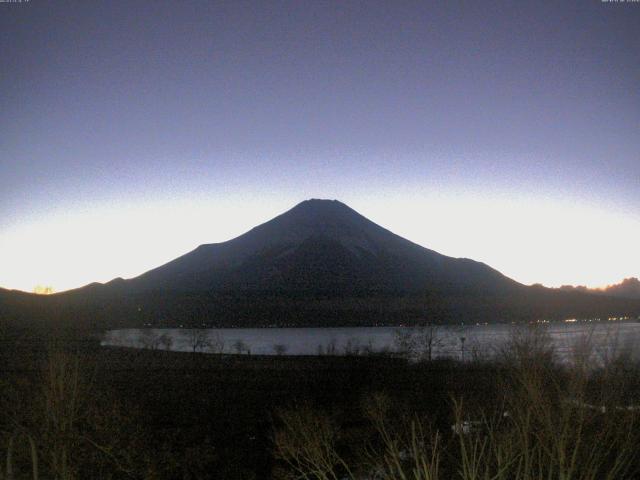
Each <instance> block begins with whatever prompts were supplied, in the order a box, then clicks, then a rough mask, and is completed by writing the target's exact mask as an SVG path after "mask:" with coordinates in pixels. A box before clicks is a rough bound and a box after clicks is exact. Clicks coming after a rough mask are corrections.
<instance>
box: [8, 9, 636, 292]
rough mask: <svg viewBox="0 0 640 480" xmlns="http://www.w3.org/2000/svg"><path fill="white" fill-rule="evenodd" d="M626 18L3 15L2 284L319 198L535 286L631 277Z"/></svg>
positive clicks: (173, 251) (219, 230)
mask: <svg viewBox="0 0 640 480" xmlns="http://www.w3.org/2000/svg"><path fill="white" fill-rule="evenodd" d="M638 5H639V4H632V3H630V2H626V3H625V2H598V1H594V2H512V3H511V4H510V6H509V8H504V5H501V4H500V2H466V3H465V4H464V5H462V4H459V3H457V2H388V1H383V0H370V1H368V2H335V1H329V2H302V3H298V2H294V3H292V4H289V3H286V2H285V3H274V2H249V3H244V2H202V1H194V0H184V1H182V2H180V5H179V7H178V8H177V7H176V4H175V3H173V2H159V3H158V4H154V8H152V9H150V8H149V6H148V5H146V4H145V2H67V1H58V2H35V1H32V2H4V3H2V2H0V10H1V12H0V40H1V42H2V45H6V46H7V48H5V49H3V51H2V54H0V68H1V70H0V71H2V73H3V75H0V105H2V114H1V115H0V285H1V286H3V287H7V288H18V289H23V290H26V291H31V290H33V289H34V287H35V286H36V285H38V284H41V285H51V286H52V287H53V288H54V289H55V290H57V291H61V290H66V289H69V288H75V287H80V286H82V285H85V284H87V283H91V282H94V281H99V282H105V281H109V280H111V279H112V278H114V277H118V276H122V277H125V278H130V277H133V276H136V275H139V274H141V273H143V272H144V271H146V270H149V269H151V268H154V267H157V266H159V265H161V264H163V263H165V262H167V261H170V260H172V259H173V258H175V257H177V256H179V255H181V254H183V253H186V252H188V251H190V250H192V249H193V248H195V247H196V246H198V245H199V244H202V243H211V242H219V241H224V240H229V239H231V238H233V237H235V236H237V235H240V234H242V233H243V232H244V231H246V230H248V229H250V228H252V227H254V226H255V225H257V224H259V223H262V222H265V221H268V220H269V219H270V218H272V217H273V216H275V215H277V214H279V213H282V212H283V211H285V210H287V209H289V208H291V207H292V206H293V205H295V204H297V203H298V202H300V201H301V200H304V199H307V198H312V197H319V198H335V199H339V200H341V201H343V202H344V203H346V204H347V205H349V206H351V207H352V208H354V209H356V210H357V211H359V212H361V213H362V214H363V215H365V216H366V217H368V218H370V219H371V220H373V221H374V222H376V223H378V224H380V225H382V226H383V227H385V228H388V229H390V230H392V231H394V232H395V233H397V234H398V235H401V236H403V237H405V238H407V239H409V240H411V241H413V242H416V243H418V244H420V245H423V246H425V247H427V248H430V249H433V250H436V251H438V252H440V253H442V254H445V255H450V256H455V257H460V256H464V257H469V258H472V259H474V260H478V261H482V262H484V263H487V264H488V265H490V266H492V267H493V268H495V269H497V270H499V271H501V272H502V273H504V274H505V275H507V276H509V277H511V278H513V279H515V280H517V281H520V282H522V283H525V284H532V283H543V284H545V285H548V286H560V285H563V284H581V285H587V286H592V287H594V286H603V285H607V284H614V283H617V282H619V281H621V280H622V279H623V278H627V277H629V276H638V275H640V265H639V264H638V262H639V260H638V259H639V257H640V255H638V254H637V245H639V244H640V241H639V240H640V229H639V227H638V212H640V189H639V188H638V185H639V183H640V182H639V180H640V161H639V157H638V152H640V135H639V134H638V126H639V125H640V89H638V88H637V83H638V82H637V79H638V78H639V76H640V63H639V62H638V58H640V42H638V41H637V25H639V24H640V8H638ZM567 19H571V21H567Z"/></svg>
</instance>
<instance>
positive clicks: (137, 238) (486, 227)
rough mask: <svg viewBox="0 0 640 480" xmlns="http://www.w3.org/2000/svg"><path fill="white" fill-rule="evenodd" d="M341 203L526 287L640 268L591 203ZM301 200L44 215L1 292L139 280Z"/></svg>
mask: <svg viewBox="0 0 640 480" xmlns="http://www.w3.org/2000/svg"><path fill="white" fill-rule="evenodd" d="M310 197H311V196H309V197H308V198H310ZM316 197H317V195H316ZM332 198H333V197H332ZM335 198H336V199H338V200H341V201H344V203H346V204H347V205H349V206H351V207H352V208H354V209H355V210H357V211H358V212H360V213H361V214H363V215H364V216H366V217H367V218H369V219H370V220H372V221H374V222H376V223H378V224H379V225H381V226H382V227H384V228H387V229H389V230H391V231H392V232H394V233H396V234H398V235H400V236H402V237H405V238H407V239H408V240H410V241H413V242H415V243H417V244H419V245H422V246H423V247H426V248H429V249H432V250H435V251H437V252H439V253H442V254H444V255H448V256H453V257H466V258H471V259H473V260H477V261H481V262H484V263H486V264H488V265H489V266H491V267H493V268H495V269H497V270H498V271H500V272H502V273H503V274H505V275H507V276H508V277H510V278H513V279H514V280H516V281H519V282H521V283H523V284H527V285H530V284H534V283H541V284H543V285H545V286H549V287H559V286H562V285H585V286H587V287H589V288H603V287H606V286H607V285H611V284H616V283H619V282H620V281H622V280H623V279H624V278H628V277H632V276H638V274H639V273H640V262H639V261H638V257H637V256H634V252H635V249H636V248H637V247H636V246H637V244H638V243H637V242H638V239H639V238H640V222H638V221H637V220H635V219H634V218H633V217H631V216H630V215H625V214H611V213H607V212H606V211H604V210H602V209H599V208H597V207H594V206H577V205H576V204H574V203H571V202H564V203H563V202H561V201H558V200H551V199H547V200H542V201H541V200H537V201H536V202H535V203H534V202H532V201H531V199H529V198H526V197H523V198H521V199H514V200H510V201H507V202H505V200H504V198H499V197H496V198H490V197H486V196H485V197H481V196H478V195H473V194H466V195H460V194H458V195H455V196H453V195H442V194H441V195H426V194H421V193H407V194H406V195H404V196H401V195H397V194H396V195H392V194H390V193H389V192H387V193H386V194H385V195H380V196H379V197H378V198H376V197H367V196H359V197H358V196H354V197H353V198H352V199H351V200H345V199H343V198H342V199H341V198H339V197H335ZM304 199H306V198H299V199H296V200H293V201H291V202H289V203H287V200H286V199H280V200H275V199H274V198H268V199H266V200H268V201H266V202H265V201H264V200H262V199H260V198H258V197H256V198H253V199H246V200H245V201H242V200H241V199H238V198H235V199H233V198H231V199H227V200H226V201H224V200H222V199H215V198H210V199H209V200H208V201H207V199H206V198H200V199H198V200H196V201H193V200H186V199H183V200H181V201H177V200H173V201H171V202H169V201H166V200H165V201H156V202H151V201H149V202H147V203H145V204H139V205H137V206H132V205H129V206H125V205H113V206H111V207H103V208H100V209H95V210H93V211H91V210H89V211H84V212H82V213H74V214H70V213H65V214H63V213H60V212H59V213H58V214H53V215H48V216H46V217H44V218H43V219H41V220H40V221H34V222H33V223H30V224H27V225H21V226H17V227H14V228H10V229H9V230H8V231H5V232H2V233H0V264H2V265H3V266H4V268H3V270H2V271H1V272H0V286H2V287H3V288H10V289H18V290H24V291H29V292H31V291H33V289H34V288H35V287H36V286H37V285H45V286H51V287H52V288H53V289H54V291H56V292H61V291H64V290H68V289H72V288H78V287H81V286H84V285H86V284H88V283H92V282H96V281H97V282H101V283H104V282H107V281H109V280H112V279H114V278H116V277H123V278H132V277H135V276H137V275H140V274H142V273H144V272H145V271H147V270H150V269H152V268H155V267H158V266H160V265H162V264H164V263H166V262H168V261H170V260H173V259H174V258H176V257H178V256H180V255H182V254H184V253H187V252H189V251H191V250H193V249H194V248H196V247H197V246H198V245H200V244H203V243H217V242H222V241H226V240H230V239H232V238H235V237H237V236H238V235H241V234H242V233H244V232H246V231H248V230H249V229H251V228H253V227H254V226H257V225H258V224H261V223H264V222H266V221H268V220H270V219H271V218H273V217H274V216H276V215H279V214H280V213H283V212H284V211H286V210H288V209H289V208H292V207H293V206H294V205H295V204H297V203H299V201H302V200H304ZM420 219H422V220H420ZM593 225H597V226H598V228H593Z"/></svg>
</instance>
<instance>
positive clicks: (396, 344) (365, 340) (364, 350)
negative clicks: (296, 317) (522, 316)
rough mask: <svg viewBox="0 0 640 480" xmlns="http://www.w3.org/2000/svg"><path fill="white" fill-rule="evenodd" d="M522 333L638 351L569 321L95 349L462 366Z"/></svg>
mask: <svg viewBox="0 0 640 480" xmlns="http://www.w3.org/2000/svg"><path fill="white" fill-rule="evenodd" d="M534 327H535V328H534ZM531 332H534V333H533V334H532V333H531ZM530 335H534V336H536V337H537V338H541V337H544V338H546V339H547V341H548V342H549V345H551V346H552V347H553V348H554V350H555V352H556V353H557V355H558V357H559V358H560V359H563V360H565V359H570V358H576V357H577V356H581V357H584V356H585V355H587V353H586V352H589V353H588V355H590V358H591V359H592V360H593V361H597V360H602V359H606V358H608V357H611V356H612V355H615V354H618V353H620V352H625V353H627V354H633V355H635V354H636V353H637V351H638V345H640V323H639V322H593V323H592V322H573V323H549V324H544V325H535V326H520V325H508V324H494V325H473V326H465V325H454V326H438V327H423V328H420V327H418V328H415V327H344V328H220V329H187V328H173V329H171V328H169V329H121V330H111V331H109V332H107V333H106V334H105V336H104V338H103V340H102V343H101V344H102V345H103V346H119V347H132V348H151V349H166V350H172V351H186V352H188V351H198V352H205V353H242V354H253V355H318V354H320V355H361V354H368V353H376V352H402V351H411V352H413V356H419V355H420V354H425V353H426V352H428V350H429V346H428V345H429V344H430V345H431V348H430V350H431V357H432V358H443V357H450V358H457V359H464V360H470V359H474V358H485V357H490V356H493V355H495V354H496V353H497V352H500V351H501V349H503V348H504V347H505V346H506V345H508V344H509V343H510V342H512V341H514V339H518V338H523V337H527V336H530ZM429 339H431V341H429ZM427 355H428V353H427Z"/></svg>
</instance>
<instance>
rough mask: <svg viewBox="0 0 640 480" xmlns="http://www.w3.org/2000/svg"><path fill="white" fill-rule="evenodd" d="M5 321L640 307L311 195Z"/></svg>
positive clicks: (556, 313) (8, 306) (297, 319)
mask: <svg viewBox="0 0 640 480" xmlns="http://www.w3.org/2000/svg"><path fill="white" fill-rule="evenodd" d="M472 233H473V232H470V235H471V234H472ZM527 254H532V253H531V252H529V253H527ZM3 295H4V297H6V298H9V300H8V301H7V300H4V301H3ZM2 315H4V316H5V317H7V318H14V319H19V321H24V320H25V319H31V318H40V319H42V318H45V317H46V318H51V317H55V318H56V319H57V320H56V322H62V323H65V322H68V323H70V324H76V323H78V322H81V323H82V325H83V326H87V325H89V327H90V328H98V329H99V328H113V327H116V326H122V327H126V326H140V325H145V324H146V325H149V324H151V325H158V326H175V325H217V326H268V325H290V326H305V325H314V326H322V325H326V326H328V325H332V326H337V325H342V326H347V325H375V324H402V323H417V322H419V323H423V322H458V323H459V322H461V321H463V322H466V323H475V322H495V321H528V320H536V319H543V318H544V319H562V318H572V317H578V318H587V317H603V316H604V317H606V316H610V315H615V316H634V317H635V316H638V315H640V301H638V300H631V299H622V298H612V297H608V296H603V295H595V294H592V293H590V292H581V291H564V290H560V289H558V290H554V289H548V288H544V287H541V286H532V287H528V286H524V285H522V284H520V283H518V282H516V281H514V280H512V279H509V278H507V277H506V276H504V275H502V274H501V273H500V272H498V271H497V270H494V269H492V268H491V267H489V266H487V265H485V264H483V263H480V262H476V261H473V260H470V259H466V258H452V257H447V256H445V255H441V254H439V253H437V252H435V251H433V250H429V249H427V248H424V247H422V246H420V245H417V244H415V243H412V242H410V241H409V240H406V239H404V238H402V237H399V236H398V235H395V234H394V233H392V232H390V231H388V230H386V229H384V228H383V227H381V226H379V225H376V224H375V223H373V222H371V221H370V220H368V219H367V218H365V217H363V216H362V215H360V214H359V213H357V212H356V211H354V210H353V209H351V208H349V207H348V206H347V205H345V204H343V203H341V202H338V201H336V200H307V201H304V202H302V203H300V204H298V205H296V206H295V207H294V208H292V209H291V210H289V211H287V212H285V213H283V214H282V215H279V216H277V217H276V218H274V219H272V220H270V221H268V222H266V223H264V224H262V225H259V226H257V227H255V228H253V229H252V230H250V231H248V232H247V233H245V234H243V235H241V236H239V237H237V238H235V239H232V240H229V241H227V242H223V243H215V244H207V245H201V246H199V247H197V248H196V249H195V250H193V251H191V252H189V253H187V254H185V255H183V256H181V257H179V258H176V259H175V260H173V261H171V262H169V263H167V264H165V265H162V266H160V267H158V268H155V269H153V270H150V271H148V272H146V273H144V274H142V275H140V276H139V277H136V278H133V279H129V280H123V279H121V278H118V279H115V280H112V281H111V282H108V283H106V284H97V283H94V284H90V285H87V286H86V287H83V288H80V289H76V290H73V291H69V292H63V293H60V294H55V295H49V296H46V298H44V297H39V296H34V295H27V294H24V295H23V296H17V295H16V294H15V293H12V292H8V293H6V291H5V292H4V293H3V292H0V316H2ZM20 319H22V320H20ZM74 322H75V323H74Z"/></svg>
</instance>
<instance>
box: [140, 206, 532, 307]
mask: <svg viewBox="0 0 640 480" xmlns="http://www.w3.org/2000/svg"><path fill="white" fill-rule="evenodd" d="M129 286H130V288H132V289H134V290H135V291H145V290H146V291H149V290H173V291H235V292H238V291H243V292H262V293H265V292H272V293H278V294H281V293H290V294H310V295H318V294H323V295H345V294H355V293H358V294H360V293H407V292H421V291H425V290H457V291H467V290H474V291H495V290H496V289H509V288H516V287H518V286H519V284H517V283H516V282H515V281H513V280H510V279H508V278H507V277H505V276H503V275H502V274H501V273H499V272H498V271H496V270H494V269H492V268H490V267H488V266H486V265H484V264H482V263H479V262H474V261H473V260H468V259H458V258H451V257H446V256H444V255H440V254H439V253H437V252H434V251H432V250H428V249H426V248H424V247H421V246H419V245H416V244H415V243H412V242H410V241H408V240H405V239H404V238H402V237H399V236H398V235H395V234H394V233H391V232H390V231H388V230H386V229H384V228H382V227H380V226H379V225H376V224H375V223H373V222H371V221H370V220H368V219H366V218H365V217H363V216H362V215H360V214H359V213H357V212H356V211H355V210H352V209H351V208H349V207H348V206H346V205H345V204H343V203H341V202H338V201H336V200H333V201H331V200H307V201H305V202H302V203H300V204H299V205H297V206H295V207H294V208H292V209H291V210H289V211H288V212H285V213H284V214H282V215H280V216H278V217H276V218H274V219H272V220H271V221H269V222H267V223H264V224H262V225H260V226H258V227H255V228H254V229H252V230H250V231H249V232H247V233H245V234H244V235H241V236H240V237H238V238H235V239H233V240H230V241H228V242H224V243H217V244H208V245H201V246H199V247H198V248H196V249H195V250H193V251H192V252H189V253H187V254H186V255H183V256H182V257H179V258H177V259H175V260H173V261H171V262H169V263H167V264H166V265H163V266H161V267H158V268H156V269H154V270H151V271H149V272H147V273H145V274H143V275H141V276H140V277H138V278H135V279H133V280H131V281H130V282H129Z"/></svg>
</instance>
